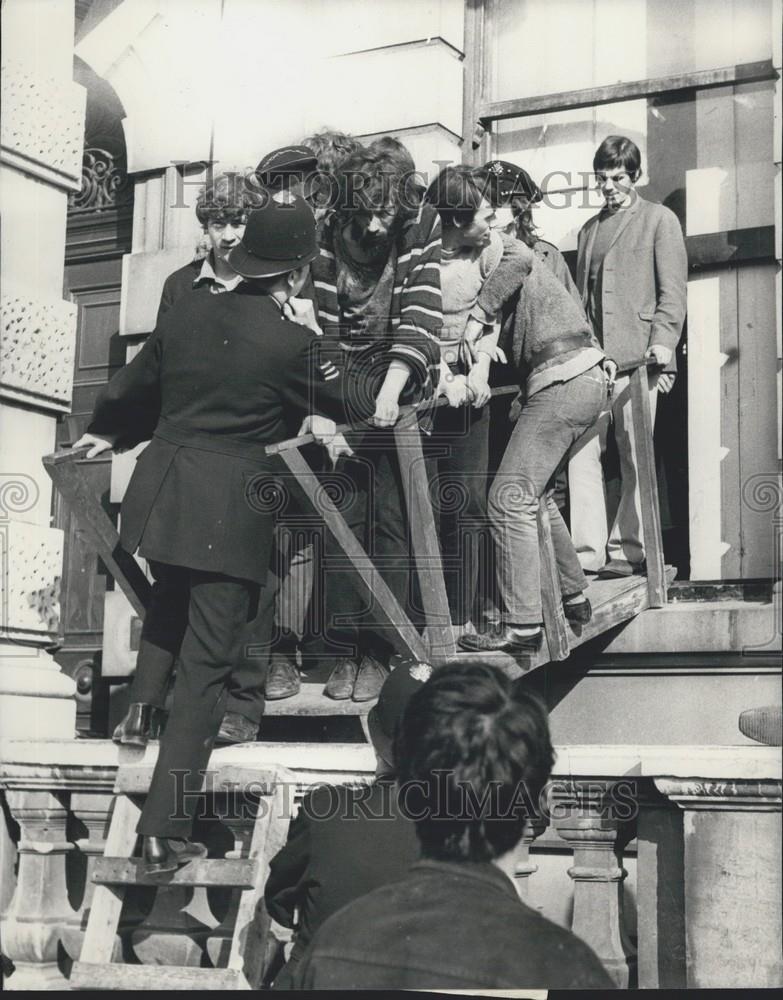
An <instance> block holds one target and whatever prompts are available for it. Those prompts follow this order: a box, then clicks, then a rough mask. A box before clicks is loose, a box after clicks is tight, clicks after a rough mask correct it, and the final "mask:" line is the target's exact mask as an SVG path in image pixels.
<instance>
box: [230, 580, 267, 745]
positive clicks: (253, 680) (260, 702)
mask: <svg viewBox="0 0 783 1000" xmlns="http://www.w3.org/2000/svg"><path fill="white" fill-rule="evenodd" d="M278 590H279V581H278V578H277V576H276V574H274V573H273V572H272V571H271V570H270V572H269V574H268V575H267V580H266V584H265V585H264V586H263V587H261V588H260V589H259V592H258V606H257V610H256V612H255V615H254V616H253V617H252V619H251V620H250V621H249V622H248V623H247V625H246V626H245V628H244V629H243V632H242V638H241V641H240V643H239V646H238V650H237V658H236V660H235V662H234V669H233V670H232V671H231V674H230V676H229V679H228V695H227V698H226V712H236V713H238V714H239V715H243V716H244V717H245V718H246V719H249V720H250V721H251V722H254V723H255V724H256V726H258V725H260V723H261V719H262V717H263V715H264V706H265V704H266V702H265V699H264V686H265V685H266V677H267V673H268V671H269V656H270V653H271V649H272V639H273V634H274V614H275V600H276V596H277V593H278Z"/></svg>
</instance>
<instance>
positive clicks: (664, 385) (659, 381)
mask: <svg viewBox="0 0 783 1000" xmlns="http://www.w3.org/2000/svg"><path fill="white" fill-rule="evenodd" d="M674 378H675V376H674V372H661V373H660V374H659V375H658V376H657V378H656V380H655V388H656V389H657V390H658V392H660V393H662V395H664V396H665V395H666V394H667V393H670V392H671V391H672V387H673V386H674Z"/></svg>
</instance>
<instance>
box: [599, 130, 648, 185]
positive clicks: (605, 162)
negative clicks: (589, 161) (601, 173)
mask: <svg viewBox="0 0 783 1000" xmlns="http://www.w3.org/2000/svg"><path fill="white" fill-rule="evenodd" d="M618 167H622V169H623V170H626V171H627V172H628V174H629V176H630V177H631V178H633V179H634V180H635V179H636V178H637V177H638V175H639V174H640V173H641V170H642V154H641V153H640V152H639V147H638V146H637V145H636V143H635V142H634V141H633V140H632V139H628V138H626V136H624V135H608V136H607V137H606V138H605V139H604V141H603V142H602V143H601V145H600V146H599V147H598V149H596V151H595V156H594V157H593V170H595V171H598V170H607V169H608V170H613V169H616V168H618Z"/></svg>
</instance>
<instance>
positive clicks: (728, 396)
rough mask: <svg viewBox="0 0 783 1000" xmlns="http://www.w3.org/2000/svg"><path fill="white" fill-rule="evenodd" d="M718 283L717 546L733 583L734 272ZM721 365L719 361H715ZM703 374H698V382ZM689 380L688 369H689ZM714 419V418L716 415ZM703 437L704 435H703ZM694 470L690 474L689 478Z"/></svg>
mask: <svg viewBox="0 0 783 1000" xmlns="http://www.w3.org/2000/svg"><path fill="white" fill-rule="evenodd" d="M717 278H718V280H719V282H720V319H719V332H718V336H719V338H720V340H719V350H720V353H721V354H725V355H726V362H725V364H723V365H721V367H720V371H719V373H718V376H717V377H718V378H719V379H720V426H719V433H720V449H721V451H720V454H721V455H722V456H723V457H722V458H721V459H720V542H721V543H725V544H726V545H728V546H729V547H728V549H727V550H726V551H725V552H724V553H720V551H719V552H718V554H719V556H720V575H721V576H722V577H725V578H726V579H728V580H736V579H737V578H738V577H739V576H740V574H741V571H742V565H741V564H742V536H741V524H742V517H741V511H740V505H741V498H742V489H741V483H740V422H739V411H740V399H739V339H738V336H737V281H738V279H739V275H738V272H737V270H736V269H732V270H730V271H723V272H721V273H720V274H719V275H717ZM717 360H718V363H720V360H721V359H720V358H718V359H717ZM700 375H703V373H698V374H697V375H696V378H697V379H698V378H699V377H700ZM689 376H690V369H689ZM716 417H717V414H716ZM702 433H704V431H703V432H702ZM693 473H697V470H692V474H693Z"/></svg>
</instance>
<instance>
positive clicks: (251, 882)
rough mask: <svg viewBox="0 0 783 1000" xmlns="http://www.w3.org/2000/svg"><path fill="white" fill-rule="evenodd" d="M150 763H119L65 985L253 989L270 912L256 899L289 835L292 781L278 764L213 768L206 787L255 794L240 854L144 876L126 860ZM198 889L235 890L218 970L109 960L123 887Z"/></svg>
mask: <svg viewBox="0 0 783 1000" xmlns="http://www.w3.org/2000/svg"><path fill="white" fill-rule="evenodd" d="M152 771H153V767H152V765H148V764H144V765H140V766H124V767H120V769H119V770H118V772H117V779H116V782H115V786H114V792H115V795H116V798H115V801H114V811H113V813H112V818H111V823H110V826H109V834H108V837H107V840H106V847H105V850H104V856H103V857H102V858H98V859H97V861H96V865H95V871H94V873H93V882H95V883H96V889H95V893H94V895H93V899H92V905H91V907H90V910H89V913H88V916H87V928H86V933H85V937H84V944H83V946H82V951H81V956H80V959H79V961H78V962H76V963H75V964H74V966H73V970H72V972H71V979H70V986H71V988H72V989H77V990H131V989H133V990H159V991H164V990H172V989H173V990H185V989H198V990H208V989H209V990H250V989H259V988H260V986H261V981H262V976H263V973H264V956H265V953H266V943H267V937H268V932H269V923H270V921H269V916H268V915H267V913H266V908H265V907H264V903H263V893H264V886H265V884H266V880H267V876H268V874H269V862H270V860H271V858H272V857H273V856H274V854H275V853H276V852H277V851H278V850H279V849H280V848H281V847H282V846H283V844H284V843H285V840H286V836H287V833H288V823H289V815H288V808H287V807H288V802H287V798H286V796H287V795H288V794H290V793H292V792H293V789H294V787H295V779H294V777H293V775H292V774H291V773H290V772H288V771H287V770H285V769H284V768H269V767H263V768H260V767H259V768H254V767H247V766H233V765H223V766H220V765H218V766H217V767H214V765H213V766H212V768H211V770H210V772H209V776H210V779H211V780H210V784H209V791H210V792H218V793H220V792H229V793H232V794H236V793H241V792H243V791H245V790H249V791H252V792H253V793H254V794H256V795H260V800H259V803H258V807H257V811H256V816H255V820H254V824H253V832H252V836H251V839H250V844H249V849H248V852H247V857H245V858H240V859H206V858H205V859H200V860H196V861H191V862H189V863H188V864H186V865H184V866H183V867H182V868H179V869H178V870H177V871H175V872H171V873H166V874H164V875H152V876H150V875H145V874H144V872H143V861H142V859H141V858H136V857H133V856H132V855H133V851H134V847H135V845H136V841H137V838H138V835H137V834H136V823H137V821H138V818H139V814H140V813H141V806H140V805H139V802H138V799H139V797H140V796H143V795H145V794H146V793H147V792H148V791H149V786H150V781H151V778H152ZM136 885H143V886H152V885H154V886H158V887H159V889H161V890H163V891H165V890H166V888H167V887H169V886H178V887H182V886H188V887H190V886H192V887H196V886H205V887H208V888H215V887H220V888H227V889H239V890H241V893H240V896H239V905H238V907H237V909H236V920H235V924H234V929H233V934H232V938H231V944H230V951H229V955H228V962H227V965H226V967H225V968H212V969H210V968H206V969H205V968H196V967H186V966H178V965H129V964H124V963H116V962H112V954H113V952H114V950H115V946H116V941H117V933H118V929H119V922H120V915H121V912H122V906H123V902H124V899H125V890H126V889H127V888H129V887H130V886H136Z"/></svg>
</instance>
